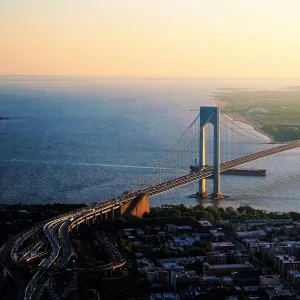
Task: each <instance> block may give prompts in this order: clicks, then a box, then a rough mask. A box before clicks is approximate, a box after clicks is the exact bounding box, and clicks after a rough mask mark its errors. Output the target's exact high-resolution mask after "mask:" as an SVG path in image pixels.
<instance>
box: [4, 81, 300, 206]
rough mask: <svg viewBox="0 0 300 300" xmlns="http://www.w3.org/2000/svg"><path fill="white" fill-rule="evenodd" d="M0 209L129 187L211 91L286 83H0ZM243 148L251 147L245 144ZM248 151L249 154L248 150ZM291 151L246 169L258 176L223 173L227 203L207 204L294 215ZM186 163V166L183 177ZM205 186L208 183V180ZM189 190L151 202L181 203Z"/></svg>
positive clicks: (299, 171)
mask: <svg viewBox="0 0 300 300" xmlns="http://www.w3.org/2000/svg"><path fill="white" fill-rule="evenodd" d="M0 83H1V84H0V115H4V116H11V117H12V119H11V120H9V121H0V201H1V203H18V202H23V203H48V202H49V203H53V202H64V203H70V202H77V203H81V202H84V203H91V202H94V201H98V200H101V199H106V198H109V197H113V196H117V195H120V194H121V193H122V192H123V191H125V190H128V189H129V188H130V187H132V186H134V185H135V184H136V183H137V182H138V179H139V178H140V177H141V176H143V175H144V174H146V173H147V172H149V168H151V167H152V166H153V165H154V164H155V163H156V162H157V161H158V160H159V159H160V158H161V157H162V156H164V154H165V153H166V152H167V151H168V149H169V148H170V147H171V146H172V145H173V143H174V142H175V141H176V139H177V138H178V136H179V135H180V133H182V132H183V131H184V129H185V128H186V127H187V126H188V124H189V123H190V122H191V120H192V119H193V118H194V117H195V115H196V114H197V112H190V111H189V109H198V107H199V106H200V105H209V104H211V94H212V93H213V92H214V91H215V90H216V89H217V88H220V87H261V88H274V87H278V88H280V87H284V86H287V85H295V84H297V83H296V82H293V81H285V82H283V81H280V82H274V81H267V80H265V81H262V80H260V81H259V82H252V81H249V80H245V81H236V80H228V81H220V80H197V79H193V80H162V79H161V80H150V79H149V80H134V79H132V80H121V79H120V80H108V79H103V78H100V79H94V78H90V79H86V78H75V79H74V78H64V80H61V79H59V80H58V79H57V78H55V77H54V78H49V77H48V78H39V77H34V78H29V79H28V78H26V77H25V78H24V77H19V78H5V77H0ZM250 147H252V148H253V151H258V150H260V149H261V146H259V145H255V144H251V145H250ZM252 148H251V149H252ZM299 157H300V150H293V151H290V152H287V153H282V154H279V155H276V156H274V157H270V158H266V159H263V160H260V161H259V162H254V163H252V164H251V167H260V168H265V169H267V171H268V176H267V177H265V178H261V177H238V176H223V177H222V182H221V187H222V191H223V192H224V193H225V194H226V195H230V196H231V197H230V198H229V199H226V200H224V201H219V202H213V203H212V202H211V201H208V200H207V202H206V203H208V204H212V205H217V206H220V205H223V206H233V207H237V206H239V205H246V204H247V205H248V204H250V205H253V206H254V207H257V208H263V209H267V210H272V211H298V210H300V199H299V197H298V194H299V181H300V160H299ZM188 168H189V166H187V171H188ZM208 188H209V189H211V182H210V181H209V182H208ZM196 190H197V183H194V184H191V185H189V186H186V187H183V188H180V189H178V190H176V191H171V192H169V193H167V194H164V195H160V196H157V197H154V198H152V199H151V205H153V206H155V205H161V204H167V203H172V204H176V203H178V204H179V203H183V204H186V205H195V204H197V203H199V200H197V199H191V198H187V196H188V195H190V194H191V193H194V192H195V191H196Z"/></svg>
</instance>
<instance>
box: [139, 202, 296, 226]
mask: <svg viewBox="0 0 300 300" xmlns="http://www.w3.org/2000/svg"><path fill="white" fill-rule="evenodd" d="M268 218H269V219H287V218H288V219H293V220H294V221H298V220H300V213H297V212H289V213H286V212H281V213H280V212H267V211H266V210H262V209H255V208H253V207H251V206H248V205H246V206H240V207H238V208H237V209H234V208H233V207H227V208H222V207H221V208H218V209H216V208H214V207H212V206H208V207H204V206H203V205H197V206H194V207H186V206H184V205H182V204H181V205H174V206H168V207H166V208H161V207H158V208H157V207H154V208H152V209H151V212H150V213H145V214H144V215H143V220H144V221H147V220H149V219H153V220H156V221H159V220H160V219H162V220H164V221H165V222H164V223H166V222H169V221H173V223H175V224H177V225H193V223H194V222H197V221H198V220H200V219H205V220H208V221H210V222H213V223H218V222H219V221H220V220H232V221H233V220H236V221H245V220H247V219H268ZM187 223H189V224H187Z"/></svg>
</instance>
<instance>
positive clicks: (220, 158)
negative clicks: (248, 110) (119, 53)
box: [0, 106, 300, 300]
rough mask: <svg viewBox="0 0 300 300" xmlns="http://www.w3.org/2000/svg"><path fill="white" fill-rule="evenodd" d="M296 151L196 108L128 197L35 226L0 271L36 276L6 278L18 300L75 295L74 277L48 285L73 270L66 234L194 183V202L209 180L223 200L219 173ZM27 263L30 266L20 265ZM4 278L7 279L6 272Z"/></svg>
mask: <svg viewBox="0 0 300 300" xmlns="http://www.w3.org/2000/svg"><path fill="white" fill-rule="evenodd" d="M299 147H300V140H296V141H293V142H288V143H284V144H280V145H278V144H272V143H271V140H270V139H269V138H268V137H266V136H264V135H262V134H259V133H258V132H255V131H253V130H252V129H251V128H249V127H245V126H243V125H241V124H239V123H238V122H234V121H233V120H232V119H230V118H229V117H228V116H226V115H221V114H220V112H219V107H217V106H214V107H200V111H199V114H198V115H197V116H196V117H195V119H194V120H193V121H192V123H191V124H190V125H189V126H188V128H187V129H186V130H185V131H184V132H183V134H182V135H181V136H180V137H179V139H178V140H177V141H176V143H175V144H174V145H173V147H172V148H171V149H170V150H169V151H168V153H166V154H165V156H164V157H163V158H162V159H161V160H160V161H159V162H158V163H157V164H156V165H155V166H154V167H153V168H152V169H151V170H150V172H149V173H148V174H146V175H145V176H144V177H142V178H141V179H140V180H139V182H138V183H137V184H136V185H135V186H134V187H132V188H131V189H130V190H129V191H127V192H125V193H123V195H121V196H119V197H115V198H112V199H109V200H106V201H102V202H100V203H97V204H96V205H95V206H93V207H89V208H85V209H81V210H79V211H73V212H70V213H67V214H65V215H62V216H58V217H55V218H53V219H51V220H48V221H45V222H42V223H40V224H36V225H35V226H34V227H33V228H30V229H27V230H25V231H24V232H21V233H20V234H18V235H16V236H14V237H13V238H11V239H10V240H9V241H7V242H6V243H5V244H4V245H3V246H2V247H1V248H0V265H2V266H9V268H11V267H13V266H20V265H21V266H22V267H24V266H25V267H26V266H27V267H28V268H29V269H30V270H31V271H33V272H34V271H36V273H35V274H34V275H33V277H32V278H31V280H30V281H29V283H28V284H27V286H26V287H25V285H24V282H23V281H22V279H21V278H20V276H19V274H18V273H15V272H10V273H9V276H10V277H11V278H13V280H14V281H15V282H16V286H17V288H18V295H21V297H22V298H23V296H24V299H27V300H29V299H39V298H40V296H41V295H42V293H43V291H44V290H45V289H48V294H49V295H51V297H52V298H53V299H63V298H64V297H65V296H66V295H67V294H68V293H69V292H70V291H71V290H73V289H74V285H76V280H77V277H76V275H75V276H73V277H72V279H71V280H69V282H67V286H68V287H67V288H66V289H65V291H58V290H55V285H54V284H53V282H52V280H53V279H54V277H53V274H52V273H51V270H52V269H53V270H54V273H55V272H57V271H63V269H64V270H68V271H72V270H73V269H70V264H69V261H70V259H71V257H72V255H73V254H74V249H73V247H72V244H71V242H70V237H69V233H70V232H72V231H73V230H76V229H78V227H79V225H80V224H86V225H88V224H89V223H90V222H91V221H92V222H93V223H94V222H95V220H96V218H100V219H103V218H107V216H108V215H110V216H111V217H112V218H115V216H116V213H118V212H119V213H122V212H124V209H123V207H126V206H127V207H128V205H131V204H132V203H134V201H135V200H136V199H138V198H140V197H141V196H142V197H143V198H144V197H146V198H147V199H148V197H153V196H156V195H159V194H162V193H165V192H168V191H170V190H174V189H177V188H180V187H182V186H184V185H187V184H190V183H192V182H199V190H198V193H197V195H198V197H201V198H206V197H208V195H209V193H208V191H207V186H206V180H207V179H208V178H212V180H213V189H212V191H211V192H212V193H211V196H212V198H213V199H222V198H223V194H222V190H221V186H220V175H221V174H222V172H224V171H226V170H231V169H233V168H236V167H240V166H246V167H247V168H250V167H251V165H249V164H251V163H252V162H254V161H256V160H259V159H262V158H264V157H267V156H271V155H275V154H278V153H281V152H284V151H288V150H293V149H296V148H299ZM195 159H197V163H196V164H197V165H196V166H195V165H194V167H195V170H196V171H193V172H191V171H190V170H189V166H190V164H191V163H192V162H193V161H195ZM39 251H40V252H41V253H42V254H43V256H42V261H41V262H40V263H39V264H38V270H37V266H36V265H34V261H35V260H39V259H40V257H41V256H40V255H39V253H36V252H39ZM28 257H30V260H29V259H27V260H25V258H28ZM24 260H25V261H26V262H25V263H24ZM32 262H33V264H32ZM125 263H126V262H125V261H122V260H120V259H119V260H116V261H112V262H110V263H109V264H108V265H105V268H109V269H111V270H113V269H115V268H119V267H122V266H123V265H124V264H125ZM88 271H90V270H88ZM97 271H99V270H97ZM74 272H76V269H74ZM5 274H6V275H5V276H8V275H7V274H8V272H5Z"/></svg>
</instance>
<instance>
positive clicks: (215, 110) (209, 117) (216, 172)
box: [197, 106, 223, 199]
mask: <svg viewBox="0 0 300 300" xmlns="http://www.w3.org/2000/svg"><path fill="white" fill-rule="evenodd" d="M219 116H220V112H219V107H218V106H213V107H204V106H203V107H200V128H203V129H202V131H201V132H200V141H199V142H200V147H199V149H200V151H199V168H204V167H205V166H206V125H207V124H208V123H211V124H212V125H213V127H214V133H213V137H214V143H213V155H214V165H213V193H212V198H214V199H222V198H223V194H222V193H221V192H220V124H219ZM197 196H198V197H199V198H207V197H208V193H207V190H206V179H201V180H200V181H199V192H198V193H197Z"/></svg>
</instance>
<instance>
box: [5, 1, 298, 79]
mask: <svg viewBox="0 0 300 300" xmlns="http://www.w3.org/2000/svg"><path fill="white" fill-rule="evenodd" d="M299 15H300V1H299V0H263V1H262V0H226V1H225V0H224V1H223V0H210V1H207V0H163V1H162V0H151V1H149V0H109V1H106V0H89V1H86V0H64V1H61V0H52V1H47V0H2V1H0V40H1V47H0V73H1V74H57V75H60V74H69V75H108V76H111V75H112V76H114V75H117V76H200V77H300V55H299V53H300V18H299Z"/></svg>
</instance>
